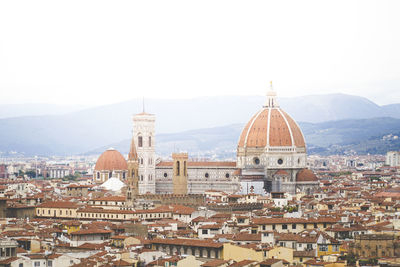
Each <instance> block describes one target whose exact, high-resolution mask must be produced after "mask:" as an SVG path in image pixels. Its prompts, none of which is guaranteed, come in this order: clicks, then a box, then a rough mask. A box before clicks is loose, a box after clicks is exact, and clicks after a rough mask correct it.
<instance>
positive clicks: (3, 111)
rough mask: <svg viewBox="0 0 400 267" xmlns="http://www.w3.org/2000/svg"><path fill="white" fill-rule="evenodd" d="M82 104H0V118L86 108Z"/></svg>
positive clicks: (60, 112)
mask: <svg viewBox="0 0 400 267" xmlns="http://www.w3.org/2000/svg"><path fill="white" fill-rule="evenodd" d="M86 108H87V107H85V106H82V105H53V104H45V103H42V104H40V103H39V104H36V103H26V104H7V105H0V119H4V118H15V117H24V116H43V115H62V114H67V113H71V112H75V111H78V110H82V109H86Z"/></svg>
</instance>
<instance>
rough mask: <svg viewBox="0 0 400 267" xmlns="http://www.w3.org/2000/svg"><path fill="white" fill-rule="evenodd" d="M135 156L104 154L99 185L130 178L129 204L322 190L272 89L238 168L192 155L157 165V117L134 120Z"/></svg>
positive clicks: (246, 136)
mask: <svg viewBox="0 0 400 267" xmlns="http://www.w3.org/2000/svg"><path fill="white" fill-rule="evenodd" d="M130 151H131V152H130V155H129V158H128V164H127V162H126V160H125V159H124V158H123V157H122V155H121V154H120V153H119V152H117V151H116V150H107V151H106V152H104V153H103V154H102V155H101V156H100V158H99V159H98V162H97V163H96V168H95V172H94V175H93V179H94V181H95V182H96V183H102V182H104V181H106V180H107V179H108V178H109V177H111V176H112V175H114V176H115V177H118V178H120V179H121V180H125V178H126V177H127V175H129V178H130V179H129V181H128V185H129V184H131V185H129V186H128V189H127V198H129V199H130V200H131V201H132V200H133V199H134V197H133V196H134V195H137V194H139V195H144V194H150V195H154V194H179V195H186V194H204V192H205V191H207V190H218V191H224V192H226V193H230V194H232V193H236V192H240V191H241V192H242V193H248V192H246V189H247V188H249V189H251V190H252V192H254V193H257V194H264V193H266V192H286V193H290V194H295V193H296V192H306V193H308V194H309V193H311V192H313V191H314V190H315V189H317V188H318V186H319V182H318V179H317V177H316V176H315V174H314V173H313V172H312V171H311V170H309V169H307V167H306V162H307V154H306V143H305V140H304V136H303V133H302V132H301V129H300V127H299V126H298V125H297V123H296V122H295V121H294V120H293V119H292V118H291V117H290V116H289V115H288V114H287V113H286V112H285V111H283V110H282V109H281V108H280V107H279V105H278V102H277V100H276V92H275V91H274V90H273V89H272V86H271V89H270V90H269V91H268V93H267V101H266V104H265V105H264V106H263V107H262V109H261V110H260V111H258V112H257V113H256V114H255V115H254V116H253V117H252V118H251V119H250V121H249V122H248V123H247V124H246V126H245V127H244V129H243V131H242V133H241V135H240V137H239V142H238V146H237V160H236V162H232V161H229V162H227V161H222V162H219V161H207V162H204V161H190V160H189V156H188V155H187V154H180V153H179V154H173V155H172V158H173V160H172V161H161V160H157V157H156V153H155V115H153V114H149V113H145V112H142V113H140V114H137V115H135V116H133V136H132V143H131V149H130ZM128 165H129V166H130V167H129V170H128ZM135 170H136V171H135ZM135 177H136V178H135ZM134 179H137V181H135V180H134ZM134 190H137V192H136V191H135V192H134Z"/></svg>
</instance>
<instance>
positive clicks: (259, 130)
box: [237, 84, 318, 194]
mask: <svg viewBox="0 0 400 267" xmlns="http://www.w3.org/2000/svg"><path fill="white" fill-rule="evenodd" d="M306 163H307V154H306V143H305V140H304V136H303V133H302V132H301V129H300V127H299V126H298V124H297V123H296V122H295V121H294V120H293V119H292V118H291V117H290V116H289V114H287V113H286V112H285V111H283V110H282V109H281V108H280V107H279V105H278V102H277V100H276V92H275V91H274V90H273V89H272V84H271V89H270V90H269V91H268V93H267V100H266V103H265V105H264V106H263V108H262V109H261V110H259V111H258V112H257V113H256V114H255V115H254V116H253V117H252V118H251V119H250V120H249V122H248V123H247V124H246V126H245V127H244V129H243V131H242V133H241V135H240V138H239V143H238V147H237V168H238V169H239V172H240V174H239V176H240V180H241V184H242V188H247V187H248V188H254V192H255V193H258V194H263V193H264V192H288V193H291V194H294V193H295V192H296V191H305V190H306V191H312V190H314V189H315V188H317V187H318V179H317V177H316V176H315V175H310V172H311V171H309V170H307V171H303V173H304V172H305V173H306V174H307V177H306V178H305V177H303V176H304V174H303V176H302V175H300V176H299V173H301V171H302V170H305V169H306Z"/></svg>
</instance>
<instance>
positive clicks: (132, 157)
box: [128, 136, 138, 160]
mask: <svg viewBox="0 0 400 267" xmlns="http://www.w3.org/2000/svg"><path fill="white" fill-rule="evenodd" d="M137 158H138V155H137V151H136V146H135V139H134V138H133V136H132V141H131V148H130V150H129V154H128V160H137Z"/></svg>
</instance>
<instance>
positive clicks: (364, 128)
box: [0, 94, 400, 157]
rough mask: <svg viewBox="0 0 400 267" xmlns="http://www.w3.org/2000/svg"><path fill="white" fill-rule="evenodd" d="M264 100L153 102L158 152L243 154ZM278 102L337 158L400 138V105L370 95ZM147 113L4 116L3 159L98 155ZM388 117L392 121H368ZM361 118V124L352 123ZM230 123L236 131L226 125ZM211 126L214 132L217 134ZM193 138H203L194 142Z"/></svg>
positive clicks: (121, 109)
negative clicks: (348, 147) (245, 136)
mask: <svg viewBox="0 0 400 267" xmlns="http://www.w3.org/2000/svg"><path fill="white" fill-rule="evenodd" d="M264 101H265V97H262V96H242V97H239V96H224V97H202V98H194V99H179V100H171V99H169V100H168V99H163V100H161V99H147V100H146V111H147V112H149V113H154V114H156V116H157V117H156V130H157V133H158V136H159V137H158V139H157V142H158V144H157V149H158V150H159V151H160V152H161V153H164V152H162V151H165V152H168V153H170V152H172V151H174V150H178V149H179V150H188V151H193V152H192V154H193V153H196V151H197V153H198V154H199V155H200V154H201V153H203V152H202V151H209V152H210V154H212V153H215V151H217V153H218V155H220V156H222V157H229V155H230V154H229V153H231V152H232V151H234V150H235V149H236V142H237V139H238V137H239V133H240V131H241V125H243V124H244V123H245V122H247V121H248V120H249V119H250V118H251V116H252V115H253V114H254V113H255V112H256V111H257V110H259V109H260V108H261V107H262V105H263V103H264ZM278 101H279V103H280V105H281V107H282V108H283V109H284V110H285V111H287V112H288V113H289V114H290V115H291V116H292V117H293V118H294V119H295V120H296V121H298V122H302V123H301V127H302V130H303V132H304V134H305V136H306V139H307V142H308V145H309V151H310V152H312V151H318V149H320V148H323V149H322V150H323V151H330V152H329V153H333V152H334V151H335V150H327V149H328V148H329V149H332V146H334V145H336V144H340V145H341V146H343V145H345V144H346V142H347V141H348V139H352V140H353V139H354V140H353V141H351V142H353V143H354V142H355V140H366V139H365V138H373V136H376V138H380V137H379V136H380V135H382V136H383V135H387V134H395V133H397V132H396V131H397V130H398V129H397V128H396V127H400V123H399V121H398V120H395V119H394V118H400V112H399V111H400V104H394V105H387V106H379V105H376V104H375V103H373V102H371V101H369V100H368V99H366V98H363V97H358V96H349V95H343V94H331V95H313V96H304V97H293V98H282V99H278ZM1 110H2V109H1V106H0V111H1ZM141 111H142V100H141V99H134V100H130V101H126V102H122V103H117V104H113V105H106V106H99V107H95V108H90V109H84V110H78V111H74V112H71V113H67V114H61V115H54V114H53V115H41V116H25V117H13V118H3V119H0V140H1V142H0V151H1V152H3V154H4V155H7V154H8V153H10V152H11V151H15V152H19V153H25V154H26V155H71V154H81V153H87V152H88V151H98V148H101V147H105V146H108V145H109V144H117V143H119V142H121V140H128V139H129V138H130V136H131V129H132V115H133V114H135V113H139V112H141ZM0 117H1V114H0ZM381 117H391V118H385V119H377V120H362V119H370V118H381ZM354 119H356V120H357V121H352V120H354ZM358 119H361V120H358ZM378 122H382V124H379V125H380V126H379V127H380V128H381V129H384V130H385V131H383V130H382V131H378V132H376V131H374V129H375V128H377V127H378V124H377V123H378ZM321 123H322V124H321ZM324 123H325V124H324ZM354 123H356V125H354ZM223 125H230V126H224V127H221V126H223ZM357 125H358V126H357ZM351 126H353V128H352V129H350V127H351ZM324 127H325V128H324ZM329 127H331V128H329ZM195 129H202V130H195ZM209 129H213V130H211V133H209V132H210V130H209ZM182 132H183V133H182ZM366 132H368V133H366ZM167 133H168V134H167ZM172 133H175V134H172ZM324 133H327V134H328V136H327V135H324ZM370 133H371V134H372V133H374V134H376V135H370ZM194 137H196V138H197V139H196V140H193V138H194ZM328 137H329V138H328ZM168 138H169V139H168ZM368 140H370V139H368ZM128 147H129V146H128ZM314 147H315V149H316V150H313V149H314ZM385 148H386V147H383V148H381V149H380V150H379V151H383V150H385ZM322 150H321V153H322ZM229 151H230V152H229ZM377 151H378V150H377Z"/></svg>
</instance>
